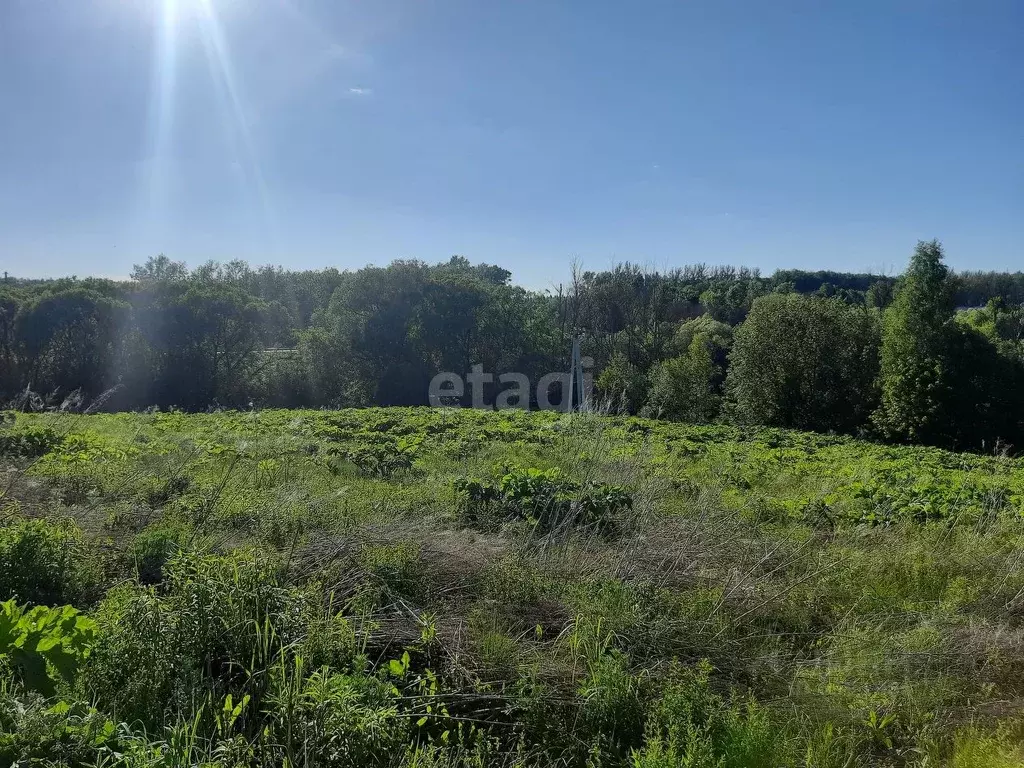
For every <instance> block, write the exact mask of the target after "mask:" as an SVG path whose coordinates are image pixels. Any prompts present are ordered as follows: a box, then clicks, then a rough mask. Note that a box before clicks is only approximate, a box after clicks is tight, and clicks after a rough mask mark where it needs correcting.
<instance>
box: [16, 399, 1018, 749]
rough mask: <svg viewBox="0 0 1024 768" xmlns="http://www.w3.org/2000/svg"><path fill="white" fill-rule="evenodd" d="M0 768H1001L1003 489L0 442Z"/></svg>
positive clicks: (272, 450) (549, 416) (266, 445)
mask: <svg viewBox="0 0 1024 768" xmlns="http://www.w3.org/2000/svg"><path fill="white" fill-rule="evenodd" d="M0 466H2V467H3V471H4V473H3V475H0V526H2V527H0V600H7V601H8V602H5V603H2V605H0V765H3V766H6V765H16V766H28V765H50V766H57V765H60V766H196V765H221V766H267V767H269V766H310V767H312V766H353V767H355V766H456V765H459V766H462V765H467V766H474V765H475V766H485V765H486V766H492V765H504V766H552V765H556V766H557V765H561V766H595V767H596V766H607V767H609V768H610V767H612V766H631V767H632V768H656V767H657V768H661V767H662V766H666V767H667V766H691V767H693V768H705V767H710V766H715V767H719V766H721V767H723V768H732V767H734V766H735V767H741V766H744V767H745V766H754V767H759V766H763V767H764V768H769V767H770V768H776V767H778V766H808V767H810V766H813V767H814V768H833V767H835V768H838V767H839V766H904V765H906V766H940V765H951V766H957V768H975V767H977V768H983V767H985V768H988V767H995V768H998V767H999V766H1017V765H1022V764H1024V729H1022V726H1024V721H1022V719H1021V717H1020V714H1021V697H1022V695H1024V630H1022V628H1021V625H1022V618H1024V554H1022V553H1024V549H1022V546H1021V545H1022V543H1024V542H1022V538H1024V537H1022V512H1024V463H1022V462H1021V460H1017V459H1011V458H1007V457H1002V456H988V457H983V456H977V455H960V454H954V453H948V452H944V451H941V450H937V449H928V448H913V447H892V446H880V445H876V444H871V443H866V442H858V441H856V440H853V439H849V438H841V437H830V436H823V435H816V434H810V433H799V432H787V431H780V430H768V429H741V428H732V427H698V426H686V425H682V424H669V423H662V422H657V421H648V420H644V419H638V418H627V417H608V416H597V415H591V414H575V415H564V414H556V413H550V412H549V413H544V412H540V413H526V412H520V411H504V412H500V413H491V412H482V411H473V410H456V409H402V408H386V409H367V410H349V411H333V412H328V411H284V410H281V411H253V412H231V413H216V414H208V415H185V414H180V413H153V414H129V413H122V414H116V415H88V416H84V415H74V414H38V415H23V414H18V415H16V416H15V415H13V414H7V415H6V417H5V420H4V424H3V426H2V428H0Z"/></svg>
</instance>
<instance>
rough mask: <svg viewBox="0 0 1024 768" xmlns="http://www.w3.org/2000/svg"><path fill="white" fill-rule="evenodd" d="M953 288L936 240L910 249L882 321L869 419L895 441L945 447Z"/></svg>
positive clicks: (948, 431)
mask: <svg viewBox="0 0 1024 768" xmlns="http://www.w3.org/2000/svg"><path fill="white" fill-rule="evenodd" d="M954 294H955V286H954V284H953V281H952V279H951V278H950V274H949V269H948V268H947V267H946V265H945V263H943V252H942V246H941V245H940V244H939V242H938V241H937V240H932V241H930V242H924V241H921V242H919V243H918V244H917V247H916V248H915V250H914V255H913V256H912V257H911V259H910V265H909V266H908V267H907V271H906V273H905V274H904V275H903V278H902V280H901V281H900V283H899V285H898V287H897V289H896V296H895V298H894V299H893V302H892V304H891V305H890V306H889V308H888V309H887V310H886V311H885V314H884V317H883V324H882V325H883V331H882V351H881V372H880V385H881V399H880V402H879V406H878V409H877V411H876V412H875V414H874V417H873V420H874V423H875V425H876V426H877V428H878V430H879V432H880V433H881V434H882V435H883V436H884V437H885V438H887V439H889V440H893V441H897V442H921V443H930V444H949V443H951V442H952V441H953V440H954V431H955V430H954V429H953V425H951V424H950V422H949V419H950V413H949V408H950V405H951V402H952V398H953V380H952V378H951V369H952V360H951V358H952V356H953V354H954V334H953V330H954V329H953V327H952V320H953V315H954V310H955V306H954Z"/></svg>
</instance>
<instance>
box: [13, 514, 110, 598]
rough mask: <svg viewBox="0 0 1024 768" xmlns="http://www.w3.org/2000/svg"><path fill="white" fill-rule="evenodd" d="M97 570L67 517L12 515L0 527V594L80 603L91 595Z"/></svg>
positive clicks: (96, 585) (95, 588) (96, 582)
mask: <svg viewBox="0 0 1024 768" xmlns="http://www.w3.org/2000/svg"><path fill="white" fill-rule="evenodd" d="M100 570H101V569H100V567H99V562H98V558H97V557H96V555H95V554H94V553H93V552H90V551H89V548H88V547H87V546H86V545H85V543H84V542H83V540H82V534H81V531H80V530H79V529H78V527H77V526H76V525H75V524H74V522H72V521H70V520H64V521H59V522H49V521H47V520H17V521H15V522H14V523H13V524H11V525H8V526H6V527H4V528H0V598H4V599H9V598H14V599H16V600H17V601H18V602H22V603H31V604H34V605H60V604H65V603H73V604H81V603H83V602H88V601H90V600H92V599H94V598H95V597H96V595H97V593H98V588H99V583H100V577H101V574H100Z"/></svg>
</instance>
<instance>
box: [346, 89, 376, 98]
mask: <svg viewBox="0 0 1024 768" xmlns="http://www.w3.org/2000/svg"><path fill="white" fill-rule="evenodd" d="M348 92H349V93H351V94H353V95H354V96H369V95H370V94H371V93H373V88H349V89H348Z"/></svg>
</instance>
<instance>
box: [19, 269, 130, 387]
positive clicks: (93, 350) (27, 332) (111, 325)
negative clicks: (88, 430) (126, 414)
mask: <svg viewBox="0 0 1024 768" xmlns="http://www.w3.org/2000/svg"><path fill="white" fill-rule="evenodd" d="M128 311H129V307H128V305H127V304H126V303H124V302H120V301H116V300H114V299H111V298H108V297H107V296H103V295H101V294H99V293H97V292H95V291H93V290H89V289H86V288H78V287H75V288H68V289H65V290H61V291H57V292H54V293H44V294H43V295H42V296H40V297H39V298H37V299H36V300H34V301H32V302H31V303H29V304H27V305H25V306H23V307H22V308H21V310H20V312H19V313H18V317H17V320H16V323H17V337H18V342H19V348H20V352H21V355H22V357H23V366H24V370H25V374H26V377H27V380H26V381H25V384H27V385H29V386H31V387H32V388H33V389H35V390H37V391H40V392H44V393H48V392H60V393H62V394H66V393H68V392H70V391H72V390H75V389H80V390H82V392H83V393H84V394H85V395H86V396H95V395H98V394H99V393H101V392H102V391H103V390H104V389H106V388H107V386H108V385H109V383H110V382H111V381H112V380H113V379H114V377H115V376H116V370H115V368H116V365H115V361H116V360H117V355H118V346H119V343H120V338H121V332H122V331H123V330H124V326H125V324H126V322H127V319H128Z"/></svg>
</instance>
